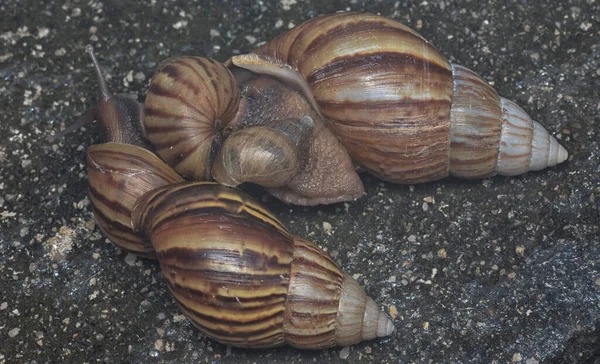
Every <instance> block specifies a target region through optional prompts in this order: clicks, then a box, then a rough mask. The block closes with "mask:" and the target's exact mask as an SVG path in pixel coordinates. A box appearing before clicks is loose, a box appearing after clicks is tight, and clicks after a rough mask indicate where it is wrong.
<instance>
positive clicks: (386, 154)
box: [328, 117, 450, 183]
mask: <svg viewBox="0 0 600 364" xmlns="http://www.w3.org/2000/svg"><path fill="white" fill-rule="evenodd" d="M438 118H442V117H438ZM328 122H329V124H330V125H331V126H332V127H333V128H334V129H335V130H336V133H337V134H338V135H339V136H340V140H341V142H342V144H344V146H345V147H346V149H347V150H348V152H349V153H350V155H351V157H352V159H354V160H356V161H359V162H360V164H361V165H362V166H364V167H365V168H366V169H367V170H368V171H369V172H371V173H373V174H374V175H376V176H378V177H380V178H382V179H384V180H386V181H390V182H395V183H418V182H425V181H432V180H436V179H441V178H444V177H446V176H447V175H448V168H447V167H448V162H447V156H448V153H449V149H448V147H449V143H448V137H449V130H450V126H449V124H447V123H436V121H435V120H434V121H433V122H432V119H424V120H423V121H422V123H427V124H429V123H431V126H430V128H431V130H430V131H425V130H423V131H421V132H420V137H419V138H416V137H415V134H416V130H415V128H416V126H415V125H414V123H419V122H421V121H414V122H413V123H411V124H409V126H406V127H404V128H400V127H398V128H396V129H395V130H393V131H389V130H388V129H385V128H377V130H372V131H371V132H370V133H369V132H367V131H366V130H364V128H361V127H353V126H350V125H344V124H342V123H339V122H337V121H336V120H331V119H329V120H328ZM373 151H376V152H377V153H378V155H377V154H373Z"/></svg>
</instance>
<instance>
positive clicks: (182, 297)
mask: <svg viewBox="0 0 600 364" xmlns="http://www.w3.org/2000/svg"><path fill="white" fill-rule="evenodd" d="M87 51H88V52H89V53H90V55H91V57H92V59H93V61H94V64H95V65H96V71H97V74H98V77H99V79H100V85H101V92H100V96H101V97H100V102H99V105H100V106H96V107H95V108H94V109H93V110H94V111H92V112H89V114H90V115H87V116H85V117H86V118H92V117H93V118H95V119H98V121H99V122H100V125H101V127H100V128H101V134H102V135H103V138H104V141H105V143H103V144H98V145H93V146H91V147H90V148H89V150H88V178H89V181H88V185H89V187H88V192H89V196H90V202H91V204H92V207H93V212H94V216H95V218H96V221H97V222H98V225H99V226H100V227H101V229H102V231H103V232H104V233H105V234H106V236H107V237H108V238H109V239H110V240H112V241H113V242H114V243H115V244H117V245H119V246H120V247H122V248H124V249H126V250H129V251H131V252H134V253H135V254H138V255H141V256H145V257H150V258H158V260H159V262H160V266H161V269H162V270H163V273H164V275H165V277H166V279H167V282H168V285H169V290H170V291H171V293H172V294H173V296H174V297H175V299H176V301H177V302H178V304H179V306H180V307H181V309H182V310H183V312H184V314H185V315H186V316H187V317H188V318H190V320H191V321H192V322H193V323H194V325H195V326H197V327H198V328H199V329H200V330H201V331H202V332H204V333H205V334H206V335H207V336H209V337H211V338H213V339H215V340H217V341H219V342H221V343H224V344H228V345H233V346H238V347H249V348H263V347H273V346H280V345H284V344H289V345H291V346H294V347H297V348H302V349H322V348H327V347H331V346H335V345H352V344H356V343H358V342H360V341H363V340H371V339H375V338H377V337H384V336H389V335H390V334H391V333H392V332H393V330H394V325H393V323H392V321H391V319H390V318H389V317H388V316H387V315H386V314H385V313H384V312H382V311H380V310H379V308H378V306H377V305H376V304H375V302H374V301H373V300H372V299H371V298H369V297H367V296H366V294H365V293H364V291H363V290H362V288H360V286H359V284H358V283H357V282H356V281H355V280H354V279H352V278H351V277H350V276H348V275H347V274H345V273H344V272H342V271H341V270H340V268H339V267H338V266H337V265H336V263H335V262H334V261H333V260H332V259H331V258H330V257H329V256H328V255H327V254H326V253H325V252H323V251H322V250H321V249H320V248H319V247H317V246H316V245H315V244H313V243H311V242H308V241H306V240H304V239H302V238H300V237H297V236H293V235H291V234H290V232H289V231H288V230H287V229H286V228H285V227H284V226H283V224H282V223H281V222H279V220H278V219H277V218H276V217H275V216H273V215H272V214H271V213H270V212H269V211H267V210H266V209H264V208H263V207H262V206H261V205H260V204H258V202H256V201H254V200H253V199H252V198H251V197H249V196H247V195H246V194H244V193H243V192H241V191H239V190H237V189H235V188H231V187H226V186H223V185H219V184H217V183H214V182H184V181H183V178H182V177H181V176H180V175H179V174H177V173H176V172H175V171H174V170H172V169H171V168H170V167H169V166H168V165H166V164H165V163H164V162H163V161H162V160H160V159H159V158H158V157H156V156H155V155H154V154H153V153H152V152H150V151H148V150H147V149H145V148H144V147H143V146H144V145H146V142H145V141H144V138H143V136H142V135H140V134H139V133H140V131H141V129H139V128H137V127H136V126H135V125H136V124H135V123H134V121H135V120H136V119H135V118H132V117H131V115H132V114H133V115H135V114H136V111H135V110H138V109H139V108H138V107H137V102H136V101H134V100H132V99H130V98H128V97H124V96H120V95H112V94H111V93H110V92H109V91H108V89H107V88H106V85H105V82H104V79H103V77H102V73H101V72H100V69H99V67H97V63H96V61H95V58H94V55H93V51H92V49H91V47H89V48H88V49H87ZM124 104H125V106H128V107H125V106H124ZM112 110H128V112H123V113H114V112H112ZM97 111H100V113H98V112H97ZM92 113H95V115H92ZM107 129H108V130H107ZM136 133H137V135H134V134H136ZM130 134H131V135H130Z"/></svg>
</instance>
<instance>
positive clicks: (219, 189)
mask: <svg viewBox="0 0 600 364" xmlns="http://www.w3.org/2000/svg"><path fill="white" fill-rule="evenodd" d="M132 218H133V226H134V229H136V230H139V231H143V232H144V234H145V235H146V236H148V237H149V238H150V240H151V241H152V244H153V246H154V248H155V249H156V253H157V257H158V260H159V262H160V266H161V268H162V270H163V273H164V275H165V277H166V279H167V281H168V285H169V290H170V291H171V293H172V294H173V296H174V297H175V300H176V301H177V302H178V304H179V306H180V307H181V308H182V310H183V312H184V313H185V314H186V315H187V316H188V317H189V318H190V319H191V320H192V322H193V323H194V325H195V326H197V327H198V328H199V329H200V330H201V331H203V332H204V333H205V334H207V335H208V336H209V337H211V338H213V339H215V340H217V341H219V342H221V343H225V344H229V345H233V346H238V347H251V348H262V347H273V346H279V345H283V344H284V343H287V344H289V345H291V346H293V347H296V348H302V349H321V348H327V347H331V346H334V345H344V346H345V345H351V344H355V343H357V342H359V341H362V340H371V339H374V338H376V337H383V336H388V335H390V334H391V333H392V332H393V330H394V326H393V324H392V321H391V320H390V319H389V317H388V316H387V315H386V314H385V313H384V312H382V311H380V310H379V308H378V307H377V305H376V304H375V302H374V301H373V300H372V299H370V298H369V297H367V296H366V295H365V293H364V292H363V290H362V289H361V288H360V286H359V285H358V283H357V282H356V281H355V280H354V279H353V278H351V277H350V276H348V275H347V274H345V273H343V272H342V271H341V270H340V269H339V268H338V266H337V265H336V264H335V263H334V262H333V260H332V259H331V258H330V257H329V256H328V255H327V254H326V253H324V252H323V251H322V250H321V249H319V248H318V247H317V246H316V245H314V244H313V243H310V242H308V241H306V240H304V239H302V238H299V237H296V236H292V235H291V234H290V233H289V232H288V231H287V230H286V229H285V227H284V226H283V225H282V224H281V223H280V222H279V221H278V220H277V219H276V218H275V217H274V216H273V215H272V214H271V213H270V212H268V211H266V210H265V209H264V208H263V207H262V206H260V205H259V204H258V203H256V202H255V201H254V200H252V198H250V197H249V196H247V195H245V194H244V193H242V192H241V191H239V190H237V189H233V188H231V187H226V186H223V185H220V184H217V183H214V182H187V183H183V184H175V185H168V186H165V187H162V188H159V189H156V190H154V191H151V192H149V193H147V194H145V195H144V196H142V197H141V199H139V200H138V202H137V203H136V205H135V206H134V209H133V215H132Z"/></svg>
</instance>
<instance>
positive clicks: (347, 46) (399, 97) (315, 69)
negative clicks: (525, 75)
mask: <svg viewBox="0 0 600 364" xmlns="http://www.w3.org/2000/svg"><path fill="white" fill-rule="evenodd" d="M232 62H233V63H234V64H235V65H237V66H239V67H242V68H246V69H249V70H251V71H253V72H257V73H259V74H266V75H270V76H273V77H276V78H278V79H281V80H283V81H285V82H286V83H288V84H290V85H291V86H293V87H295V88H296V89H297V90H299V91H301V92H302V93H303V94H304V95H305V97H306V99H307V100H308V101H309V102H311V104H312V106H313V107H314V108H315V110H317V112H318V113H319V114H320V115H321V116H323V117H324V120H325V121H326V122H327V124H328V126H329V127H330V128H332V130H333V131H334V133H335V134H336V135H337V136H338V138H339V139H340V141H341V142H342V144H343V145H344V147H345V148H346V149H347V151H348V153H349V154H350V156H351V157H352V159H353V160H354V161H355V162H357V163H358V164H360V165H361V166H362V167H364V168H365V169H366V170H368V171H369V172H371V173H373V174H375V175H377V176H379V177H380V178H382V179H384V180H387V181H391V182H397V183H417V182H426V181H431V180H435V179H439V178H442V177H445V176H446V175H448V174H452V175H454V176H457V177H462V178H483V177H489V176H492V175H494V174H497V173H498V174H504V175H514V174H518V173H523V172H525V171H528V170H537V169H541V168H544V167H547V166H553V165H555V164H557V163H561V162H562V161H564V160H565V159H566V158H567V156H568V155H567V152H566V150H565V149H564V148H563V147H562V146H560V145H559V144H558V142H557V141H556V140H555V139H554V138H553V137H551V136H550V135H548V133H547V132H546V131H545V130H544V129H543V128H539V127H538V126H534V125H536V124H535V123H534V122H532V121H530V119H529V117H528V116H526V114H524V113H521V111H522V110H520V109H519V110H516V108H515V107H513V106H512V105H513V104H509V103H505V102H504V101H501V98H500V97H499V96H498V95H497V94H496V92H495V91H494V90H493V88H492V87H490V86H489V85H488V84H487V82H486V81H485V80H483V79H482V78H481V77H479V76H477V75H476V74H475V73H473V72H472V71H470V70H468V69H466V68H464V67H461V66H457V65H452V66H451V65H450V64H449V63H448V61H447V60H446V59H445V58H444V57H443V56H442V55H441V54H440V53H439V52H438V51H437V50H436V49H435V48H434V47H432V46H431V45H430V44H429V43H428V42H427V41H425V40H424V39H423V38H422V37H421V36H420V35H419V34H418V33H416V32H415V31H413V30H411V29H410V28H408V27H406V26H404V25H402V24H400V23H397V22H395V21H393V20H390V19H387V18H384V17H380V16H376V15H370V14H356V13H345V14H333V15H328V16H323V17H318V18H315V19H312V20H309V21H307V22H305V23H303V24H301V25H299V26H297V27H295V28H294V29H292V30H290V31H289V32H288V33H285V34H283V35H281V36H279V37H277V38H275V39H274V40H273V41H271V42H268V43H266V44H265V45H263V46H262V47H260V48H259V49H257V50H256V51H255V52H254V53H252V54H250V55H242V56H235V57H233V58H232ZM525 119H528V120H529V121H527V123H528V126H524V124H523V122H522V120H525ZM523 128H525V129H527V130H525V129H523ZM534 129H535V130H536V132H535V136H533V132H534ZM527 141H529V143H530V144H529V146H528V147H527V148H529V150H531V151H532V152H531V153H528V152H527V151H525V150H524V149H523V148H525V146H524V144H522V143H525V142H527ZM532 145H533V146H532Z"/></svg>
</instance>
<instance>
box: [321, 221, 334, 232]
mask: <svg viewBox="0 0 600 364" xmlns="http://www.w3.org/2000/svg"><path fill="white" fill-rule="evenodd" d="M331 230H332V227H331V224H330V223H328V222H327V221H323V231H325V233H326V234H327V235H331Z"/></svg>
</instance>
